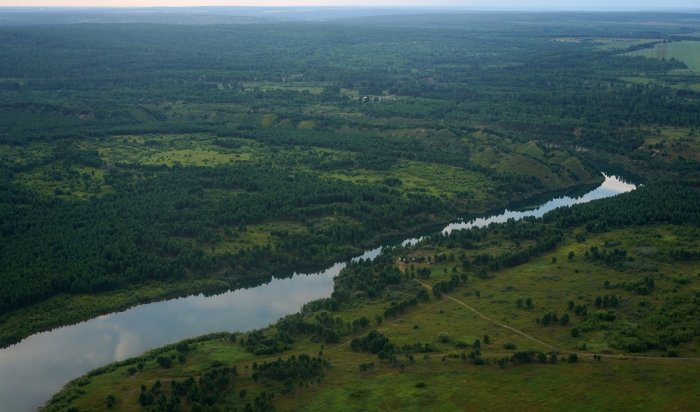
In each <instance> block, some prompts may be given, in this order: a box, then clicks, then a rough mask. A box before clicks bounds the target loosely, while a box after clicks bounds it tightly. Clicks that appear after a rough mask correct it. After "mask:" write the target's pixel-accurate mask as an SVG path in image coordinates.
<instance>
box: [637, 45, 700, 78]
mask: <svg viewBox="0 0 700 412" xmlns="http://www.w3.org/2000/svg"><path fill="white" fill-rule="evenodd" d="M627 55H628V56H643V57H649V58H654V59H676V60H680V61H682V62H683V63H685V64H686V65H687V66H688V68H689V69H690V70H692V71H694V72H700V42H698V41H680V42H672V43H659V44H656V45H655V46H654V47H653V48H651V49H641V50H636V51H633V52H630V53H627Z"/></svg>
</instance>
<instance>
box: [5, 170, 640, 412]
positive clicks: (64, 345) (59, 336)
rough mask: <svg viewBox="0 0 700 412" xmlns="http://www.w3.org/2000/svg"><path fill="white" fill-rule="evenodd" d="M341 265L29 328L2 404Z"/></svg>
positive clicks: (222, 320) (280, 299)
mask: <svg viewBox="0 0 700 412" xmlns="http://www.w3.org/2000/svg"><path fill="white" fill-rule="evenodd" d="M634 188H635V186H634V185H631V184H628V183H625V182H623V181H621V180H619V179H617V178H615V177H608V176H606V179H605V182H604V183H603V184H602V185H601V186H600V187H598V188H597V189H595V190H593V191H591V192H589V193H587V194H585V195H583V196H582V197H580V198H576V199H571V198H568V197H563V198H559V199H554V200H552V201H550V202H547V203H546V204H544V205H542V206H540V207H539V208H536V209H533V210H529V211H521V212H513V211H506V212H505V213H503V214H501V215H498V216H492V217H489V218H483V219H476V220H474V221H472V222H459V223H454V224H451V225H448V226H447V227H446V228H445V231H451V230H454V229H459V228H464V227H473V226H483V225H487V224H489V223H491V222H504V221H506V220H507V219H509V218H516V219H518V218H522V217H524V216H537V215H539V216H541V215H542V214H544V213H546V212H547V211H549V210H552V209H555V208H557V207H561V206H566V205H570V204H575V203H583V202H586V201H590V200H593V199H599V198H603V197H608V196H611V195H613V194H617V193H622V192H627V191H630V190H633V189H634ZM470 225H471V226H470ZM417 240H418V239H413V241H417ZM408 241H411V240H408ZM408 241H407V242H408ZM381 250H382V248H381V247H380V248H376V249H372V250H369V251H366V252H365V253H364V254H363V255H361V256H359V257H357V258H356V259H359V258H362V259H374V258H375V257H376V256H378V255H379V253H380V252H381ZM344 267H345V263H342V262H341V263H337V264H335V265H333V266H332V267H330V268H328V269H326V270H325V271H322V272H319V273H314V274H309V275H304V274H295V276H294V277H293V278H285V279H272V280H271V281H270V282H269V283H267V284H265V285H262V286H259V287H255V288H250V289H241V290H236V291H233V292H228V293H223V294H220V295H215V296H209V297H206V296H204V295H196V296H189V297H186V298H179V299H173V300H169V301H164V302H157V303H152V304H147V305H141V306H136V307H134V308H131V309H129V310H126V311H123V312H119V313H112V314H109V315H104V316H99V317H97V318H94V319H91V320H89V321H87V322H83V323H79V324H76V325H73V326H68V327H64V328H59V329H55V330H52V331H49V332H43V333H38V334H35V335H32V336H30V337H29V338H27V339H25V340H23V341H22V342H21V343H19V344H17V345H14V346H11V347H9V348H6V349H0V382H2V385H0V408H2V410H8V411H25V410H32V409H35V408H36V407H37V406H39V404H40V403H41V402H43V401H45V400H47V399H48V398H49V397H50V396H51V395H52V394H53V393H55V392H56V391H58V390H59V389H60V387H61V386H62V385H63V384H65V383H66V382H67V381H69V380H70V379H73V378H76V377H78V376H80V375H82V374H84V373H86V372H88V371H89V370H91V369H94V368H96V367H98V366H102V365H105V364H107V363H110V362H113V361H115V360H123V359H126V358H129V357H132V356H136V355H138V354H140V353H143V352H144V351H145V350H148V349H150V348H154V347H158V346H162V345H165V344H168V343H172V342H176V341H178V340H182V339H185V338H188V337H192V336H197V335H202V334H205V333H209V332H214V331H235V330H238V331H242V330H250V329H253V328H261V327H264V326H267V325H269V324H270V323H272V322H274V321H276V320H277V319H279V318H280V317H282V316H284V315H287V314H290V313H294V312H296V311H298V310H299V309H300V308H301V307H302V306H303V305H304V304H305V303H307V302H309V301H311V300H314V299H319V298H322V297H327V296H329V295H330V293H331V292H332V290H333V278H334V277H335V276H337V275H338V274H339V273H340V271H341V270H342V269H343V268H344Z"/></svg>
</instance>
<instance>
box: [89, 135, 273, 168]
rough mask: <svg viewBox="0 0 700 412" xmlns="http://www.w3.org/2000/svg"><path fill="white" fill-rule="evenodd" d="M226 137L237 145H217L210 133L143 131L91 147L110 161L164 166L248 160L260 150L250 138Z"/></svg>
mask: <svg viewBox="0 0 700 412" xmlns="http://www.w3.org/2000/svg"><path fill="white" fill-rule="evenodd" d="M229 140H232V141H233V142H234V143H237V144H239V146H238V147H235V148H225V147H221V146H217V145H215V144H214V137H212V136H209V135H146V136H118V137H113V138H110V139H107V140H106V141H103V142H99V143H98V144H97V145H96V146H95V147H94V148H95V149H96V150H97V151H98V153H99V154H100V157H101V158H102V159H103V161H105V162H107V163H110V164H120V163H128V164H144V165H166V166H174V165H183V166H219V165H225V164H230V163H233V162H239V161H250V160H252V159H254V158H255V157H256V155H258V154H259V153H260V149H259V145H258V144H256V143H254V142H252V141H250V140H245V139H229ZM88 147H89V148H92V147H91V146H90V145H88Z"/></svg>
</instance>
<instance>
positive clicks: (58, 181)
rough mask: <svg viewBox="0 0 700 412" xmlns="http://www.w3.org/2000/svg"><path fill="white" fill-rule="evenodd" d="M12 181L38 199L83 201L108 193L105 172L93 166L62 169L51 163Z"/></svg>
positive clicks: (108, 186) (60, 166)
mask: <svg viewBox="0 0 700 412" xmlns="http://www.w3.org/2000/svg"><path fill="white" fill-rule="evenodd" d="M15 182H16V183H18V184H20V185H22V186H25V187H27V188H30V189H31V190H33V191H35V192H37V193H39V194H40V195H42V196H56V197H59V198H62V199H86V198H88V197H90V196H104V195H106V194H109V193H112V192H113V189H112V187H111V186H110V185H108V184H105V171H104V170H103V169H99V168H95V167H85V166H66V165H64V164H63V163H62V162H53V163H50V164H47V165H44V166H39V167H36V168H34V169H32V170H30V171H28V172H22V173H19V174H17V175H16V176H15Z"/></svg>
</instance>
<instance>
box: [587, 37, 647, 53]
mask: <svg viewBox="0 0 700 412" xmlns="http://www.w3.org/2000/svg"><path fill="white" fill-rule="evenodd" d="M657 41H659V40H657V39H615V38H609V39H596V40H594V42H595V43H596V44H597V45H596V47H595V48H596V50H605V51H609V50H624V49H628V48H630V47H633V46H640V45H643V44H650V43H654V42H657Z"/></svg>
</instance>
